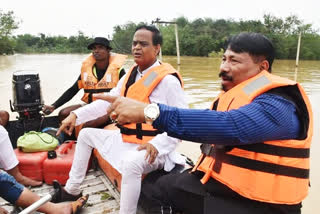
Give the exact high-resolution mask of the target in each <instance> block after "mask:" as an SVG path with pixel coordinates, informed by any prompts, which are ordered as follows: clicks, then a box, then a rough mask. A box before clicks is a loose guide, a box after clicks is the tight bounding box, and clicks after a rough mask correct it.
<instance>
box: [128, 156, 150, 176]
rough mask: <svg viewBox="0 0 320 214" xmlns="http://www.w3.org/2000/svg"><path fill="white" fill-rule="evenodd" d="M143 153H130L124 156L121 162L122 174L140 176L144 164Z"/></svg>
mask: <svg viewBox="0 0 320 214" xmlns="http://www.w3.org/2000/svg"><path fill="white" fill-rule="evenodd" d="M144 156H145V154H144V152H138V151H132V152H129V153H127V154H126V157H127V158H126V159H125V160H123V169H124V170H123V171H124V172H123V174H132V173H134V174H141V175H142V173H143V165H144V162H145V158H144Z"/></svg>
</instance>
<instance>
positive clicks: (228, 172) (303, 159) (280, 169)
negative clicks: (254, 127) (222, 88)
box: [193, 71, 313, 204]
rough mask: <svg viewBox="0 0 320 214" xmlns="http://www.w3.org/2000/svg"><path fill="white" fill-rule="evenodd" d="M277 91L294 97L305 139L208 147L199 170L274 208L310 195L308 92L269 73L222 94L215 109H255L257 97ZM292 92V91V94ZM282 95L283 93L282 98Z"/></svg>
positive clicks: (310, 126) (197, 168)
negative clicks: (274, 204)
mask: <svg viewBox="0 0 320 214" xmlns="http://www.w3.org/2000/svg"><path fill="white" fill-rule="evenodd" d="M271 89H273V90H272V91H275V90H278V91H279V90H284V91H281V92H282V93H283V92H285V93H283V94H284V97H286V96H287V97H288V94H291V95H290V96H291V97H292V99H291V100H292V101H293V102H294V103H295V104H296V106H297V109H298V110H300V109H304V115H303V116H299V118H300V120H302V124H303V125H302V126H303V127H304V130H305V131H304V136H303V137H299V138H301V139H289V140H273V141H266V142H263V143H256V144H249V145H239V146H222V145H209V144H207V145H204V144H203V145H202V146H203V148H205V149H203V148H202V151H203V154H202V156H201V157H200V159H199V160H198V163H197V164H196V166H195V168H194V169H193V171H195V170H200V171H203V172H204V173H205V175H204V177H203V178H202V179H201V182H202V183H206V182H207V181H208V180H209V178H210V177H212V178H213V179H215V180H218V181H219V182H221V183H223V184H225V185H226V186H228V187H229V188H231V189H232V190H234V191H235V192H237V193H239V194H240V195H242V196H244V197H246V198H249V199H253V200H257V201H262V202H268V203H276V204H297V203H300V202H301V201H302V200H303V199H304V198H305V197H306V196H307V194H308V185H309V152H310V144H311V138H312V133H313V119H312V110H311V104H310V102H309V100H308V98H307V95H306V93H305V92H304V90H303V89H302V87H301V86H300V85H299V84H298V83H296V82H294V81H291V80H288V79H285V78H281V77H279V76H275V75H272V74H270V73H268V72H267V71H263V72H261V73H260V74H258V75H256V76H255V77H253V78H250V79H249V80H247V81H244V82H242V83H240V84H239V85H237V86H235V87H234V88H232V89H230V90H229V91H227V92H225V93H221V94H220V95H219V96H218V98H217V99H216V102H214V104H213V106H215V108H216V110H217V111H229V110H232V109H238V108H240V107H241V106H244V105H246V104H249V103H251V102H252V100H253V99H255V98H256V97H257V96H259V95H261V94H263V93H265V92H268V91H269V92H270V93H271V91H270V90H271ZM286 89H289V90H286ZM280 95H281V94H280Z"/></svg>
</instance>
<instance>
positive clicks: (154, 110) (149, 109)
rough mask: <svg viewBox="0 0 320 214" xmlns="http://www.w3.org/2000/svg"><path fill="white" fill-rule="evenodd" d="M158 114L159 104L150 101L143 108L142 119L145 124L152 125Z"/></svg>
mask: <svg viewBox="0 0 320 214" xmlns="http://www.w3.org/2000/svg"><path fill="white" fill-rule="evenodd" d="M159 115H160V110H159V106H158V105H157V104H156V103H151V104H149V105H147V106H146V107H145V108H144V119H145V121H146V124H149V125H152V123H153V121H155V120H156V119H157V118H158V117H159Z"/></svg>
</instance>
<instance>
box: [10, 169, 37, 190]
mask: <svg viewBox="0 0 320 214" xmlns="http://www.w3.org/2000/svg"><path fill="white" fill-rule="evenodd" d="M7 172H8V173H9V174H10V175H12V176H13V177H14V178H15V179H16V180H17V181H18V182H19V183H20V184H23V185H24V186H32V187H36V186H41V185H42V181H36V180H33V179H31V178H28V177H26V176H24V175H22V174H21V172H20V170H19V167H18V166H15V167H14V168H12V169H10V170H7Z"/></svg>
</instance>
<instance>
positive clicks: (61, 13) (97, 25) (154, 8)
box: [0, 0, 320, 37]
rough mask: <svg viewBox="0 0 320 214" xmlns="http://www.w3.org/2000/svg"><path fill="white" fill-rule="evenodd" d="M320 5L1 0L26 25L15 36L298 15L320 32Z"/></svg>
mask: <svg viewBox="0 0 320 214" xmlns="http://www.w3.org/2000/svg"><path fill="white" fill-rule="evenodd" d="M319 2H320V1H319V0H265V1H263V0H225V1H223V0H220V1H216V0H183V1H181V0H158V1H155V0H127V1H125V0H112V1H110V0H91V1H90V0H86V1H83V0H0V9H1V10H2V12H7V11H9V10H12V11H14V14H15V17H16V18H17V20H21V21H22V23H21V24H20V25H19V29H18V30H16V31H15V32H14V34H25V33H30V34H33V35H38V34H39V33H44V34H46V35H51V36H55V35H64V36H70V35H77V34H78V31H82V32H84V33H85V35H87V36H105V37H108V35H110V36H111V35H112V32H113V27H114V26H116V25H123V24H126V23H127V22H129V21H132V22H135V23H137V22H147V23H151V21H152V20H155V19H156V18H157V17H159V18H161V20H164V21H170V20H172V19H174V18H177V17H180V16H185V17H186V18H188V19H189V21H192V20H194V19H196V18H204V17H210V18H212V19H219V18H223V19H229V18H232V19H234V20H240V19H243V20H251V19H255V20H262V17H263V14H265V13H270V14H272V15H274V16H277V17H281V18H284V17H287V16H289V15H297V16H298V17H299V18H300V19H302V20H304V23H305V24H307V23H310V24H313V27H314V28H316V29H319V28H320V15H319V14H320V12H319V8H320V3H319Z"/></svg>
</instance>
